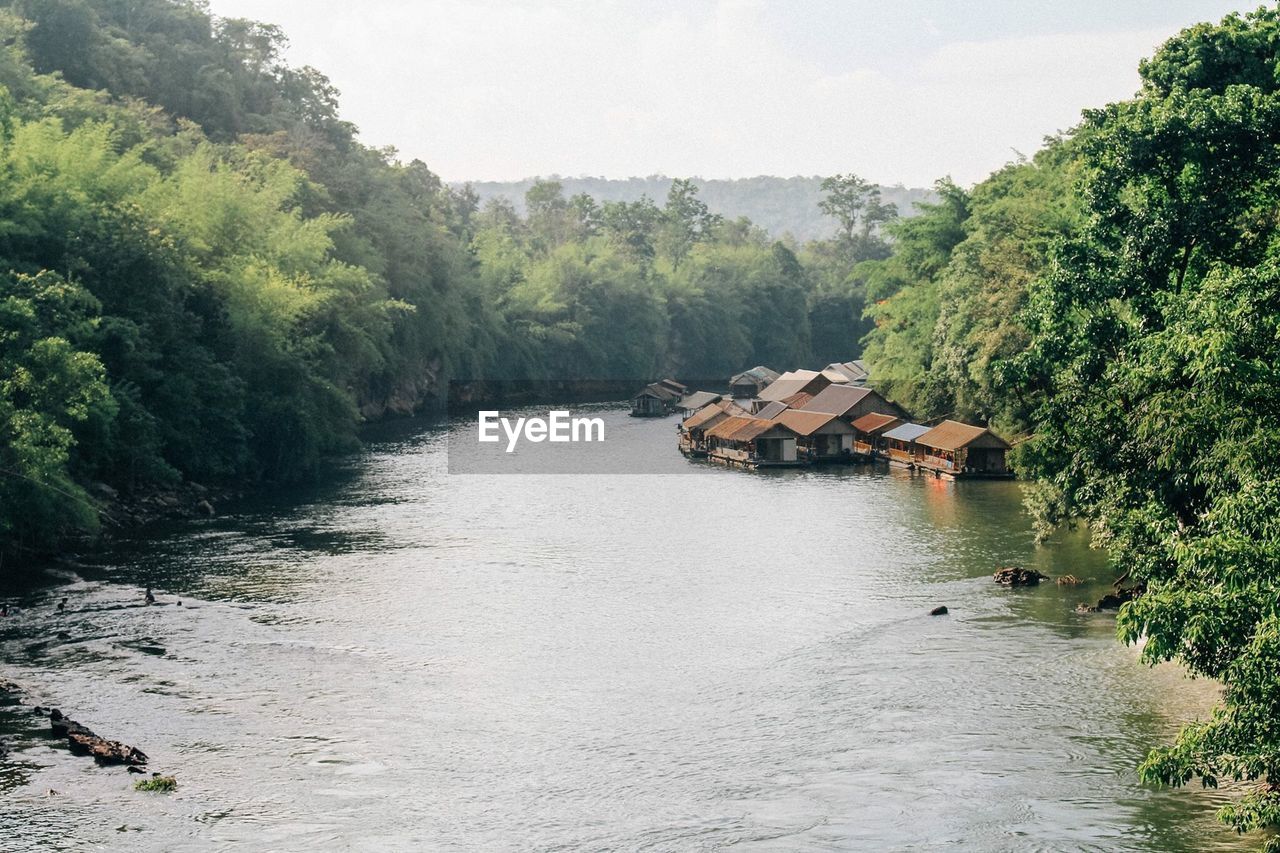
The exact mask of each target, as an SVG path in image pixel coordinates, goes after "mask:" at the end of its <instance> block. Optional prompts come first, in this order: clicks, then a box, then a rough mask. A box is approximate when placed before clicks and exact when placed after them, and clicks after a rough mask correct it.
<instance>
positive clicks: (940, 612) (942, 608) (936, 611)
mask: <svg viewBox="0 0 1280 853" xmlns="http://www.w3.org/2000/svg"><path fill="white" fill-rule="evenodd" d="M948 612H950V611H948V610H947V605H945V604H940V605H938V606H937V607H935V608H933V609H932V610H930V611H929V615H930V616H946V615H947V613H948Z"/></svg>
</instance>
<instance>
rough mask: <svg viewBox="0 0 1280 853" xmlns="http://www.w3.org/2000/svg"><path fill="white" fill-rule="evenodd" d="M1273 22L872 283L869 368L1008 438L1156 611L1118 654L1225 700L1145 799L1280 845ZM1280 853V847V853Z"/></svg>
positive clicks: (1196, 62)
mask: <svg viewBox="0 0 1280 853" xmlns="http://www.w3.org/2000/svg"><path fill="white" fill-rule="evenodd" d="M1277 67H1280V13H1278V12H1277V11H1276V10H1274V9H1264V10H1262V11H1260V12H1258V13H1255V14H1252V15H1249V16H1246V17H1230V18H1228V19H1226V20H1225V21H1223V22H1222V23H1221V24H1220V25H1209V24H1203V25H1199V26H1196V27H1193V28H1191V29H1188V30H1186V31H1184V32H1183V33H1181V34H1180V35H1178V36H1177V37H1175V38H1173V39H1172V40H1170V41H1169V42H1168V43H1167V44H1165V45H1164V46H1163V47H1162V48H1161V49H1160V50H1159V52H1158V53H1157V54H1156V55H1155V56H1154V57H1153V58H1152V59H1150V60H1148V61H1146V62H1144V63H1143V64H1142V66H1141V72H1142V79H1143V85H1142V89H1141V91H1140V92H1139V93H1138V95H1137V97H1136V98H1134V99H1133V100H1130V101H1126V102H1122V103H1117V104H1112V105H1110V106H1108V107H1106V108H1104V109H1101V110H1097V111H1092V112H1089V113H1087V114H1086V116H1085V120H1084V122H1083V123H1082V125H1081V126H1080V127H1079V128H1077V129H1076V130H1075V131H1073V132H1072V133H1071V134H1070V135H1069V136H1067V137H1066V138H1062V139H1056V140H1051V141H1050V142H1049V143H1048V144H1047V146H1046V147H1045V149H1044V150H1042V151H1041V152H1040V153H1038V154H1037V155H1036V156H1035V157H1034V158H1033V159H1031V160H1030V161H1027V162H1019V163H1015V164H1012V165H1010V166H1008V167H1006V168H1005V169H1003V170H1001V171H999V172H997V173H996V174H994V175H993V176H991V177H990V178H989V179H988V180H986V181H984V182H983V183H981V184H979V185H978V186H977V187H975V188H973V190H971V191H965V190H962V189H960V188H958V187H953V186H950V185H948V184H945V183H944V184H941V185H939V188H938V194H939V197H940V200H939V201H938V202H937V203H935V204H931V205H928V206H926V207H925V208H924V210H923V212H922V215H921V216H919V217H916V218H914V219H911V220H906V221H903V222H901V223H899V224H897V225H896V226H894V227H893V228H892V229H891V230H890V231H891V234H892V236H893V237H894V239H895V243H894V252H893V254H892V256H890V257H889V258H888V259H886V260H883V261H875V262H871V263H869V264H864V265H863V266H862V267H860V268H859V270H858V272H857V273H856V274H858V275H864V276H865V277H866V279H867V295H868V298H869V299H870V300H872V305H871V306H870V307H869V309H868V314H869V316H870V317H871V318H872V319H873V320H874V321H875V329H874V330H873V331H872V332H871V333H870V335H869V336H868V338H867V346H866V354H865V358H866V359H867V360H868V361H869V362H870V363H871V365H872V368H873V371H874V372H875V374H876V375H877V376H878V377H879V378H880V379H881V380H887V381H886V382H885V384H886V386H887V387H888V388H889V389H890V390H891V392H892V393H894V394H895V395H896V396H898V397H899V398H900V399H902V400H903V401H904V402H906V403H908V404H909V405H911V406H912V407H913V408H914V409H915V410H916V412H917V413H919V414H922V415H925V416H929V415H935V416H940V415H943V414H950V413H953V412H954V413H957V414H959V415H961V416H963V417H970V418H977V419H983V420H991V421H993V422H994V423H996V425H997V426H1000V427H1003V428H1004V429H1005V430H1006V431H1007V432H1008V433H1009V434H1010V435H1011V436H1024V435H1027V436H1031V438H1030V440H1028V441H1026V442H1025V443H1023V444H1021V446H1020V447H1018V448H1017V454H1016V457H1017V464H1018V466H1019V469H1020V470H1021V472H1022V473H1023V474H1024V475H1026V476H1028V477H1030V478H1033V479H1034V480H1035V481H1036V482H1035V484H1034V487H1033V488H1031V489H1030V491H1029V496H1028V505H1029V507H1030V508H1031V509H1032V510H1033V512H1034V514H1035V516H1036V517H1037V520H1038V523H1039V524H1040V526H1041V529H1042V531H1045V532H1048V531H1051V530H1052V528H1053V526H1054V525H1056V524H1058V523H1062V522H1064V521H1068V520H1072V519H1083V520H1087V521H1088V522H1089V523H1090V524H1091V525H1092V528H1093V530H1094V534H1095V541H1096V542H1097V543H1098V544H1100V545H1103V546H1106V547H1107V548H1109V549H1110V552H1111V555H1112V558H1113V560H1114V562H1115V564H1116V566H1117V568H1118V571H1119V570H1123V572H1124V573H1125V574H1126V575H1127V578H1128V582H1129V583H1131V584H1136V585H1137V587H1138V588H1139V589H1145V592H1144V593H1143V594H1141V595H1139V596H1138V597H1137V598H1136V599H1134V600H1133V601H1132V602H1131V603H1129V604H1127V605H1126V606H1125V607H1124V608H1123V609H1122V610H1121V612H1120V618H1119V630H1120V634H1121V636H1122V638H1123V639H1125V640H1126V641H1128V642H1133V643H1142V654H1143V657H1144V658H1145V659H1146V660H1147V661H1149V662H1152V663H1155V662H1159V661H1165V660H1176V661H1179V662H1181V663H1182V664H1183V665H1184V666H1186V667H1187V668H1188V669H1189V670H1190V671H1191V672H1192V673H1194V674H1196V675H1202V676H1208V677H1212V678H1215V679H1218V680H1219V681H1221V682H1222V684H1223V685H1224V688H1225V692H1224V695H1223V702H1222V705H1221V707H1220V708H1219V709H1218V710H1216V711H1215V712H1214V713H1213V715H1212V717H1211V718H1210V719H1209V720H1207V721H1205V722H1201V723H1197V724H1195V725H1191V726H1188V727H1187V728H1186V729H1185V730H1184V731H1183V732H1182V733H1181V735H1180V737H1179V738H1178V740H1177V742H1176V743H1175V744H1174V745H1173V746H1171V747H1169V748H1167V749H1161V750H1157V751H1156V752H1154V753H1152V755H1151V756H1150V757H1149V758H1148V760H1147V761H1146V763H1145V764H1144V765H1143V767H1142V770H1143V774H1144V776H1145V777H1146V778H1148V779H1150V780H1152V781H1159V782H1165V783H1171V784H1184V783H1186V782H1188V781H1189V780H1191V779H1193V778H1196V777H1198V778H1199V779H1200V780H1201V781H1202V782H1203V783H1204V784H1206V785H1210V786H1217V785H1218V784H1220V783H1224V782H1235V783H1240V784H1245V785H1247V786H1248V787H1247V789H1246V793H1245V794H1244V795H1243V796H1242V798H1241V799H1240V801H1239V802H1238V803H1237V804H1235V805H1232V806H1230V807H1228V808H1226V809H1224V810H1223V815H1222V816H1223V818H1224V819H1225V820H1227V821H1228V822H1230V823H1231V824H1232V825H1234V826H1235V827H1236V828H1238V829H1239V830H1241V831H1247V830H1251V829H1258V828H1265V827H1271V828H1275V827H1278V826H1280V457H1278V456H1277V454H1276V452H1275V448H1276V445H1277V442H1278V441H1280V368H1278V367H1277V365H1280V217H1277V211H1278V210H1280V78H1278V77H1277V74H1276V68H1277ZM1266 844H1267V847H1268V849H1271V850H1280V839H1277V838H1275V837H1274V836H1273V837H1272V838H1271V839H1270V840H1269V841H1268V842H1266Z"/></svg>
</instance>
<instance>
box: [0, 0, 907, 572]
mask: <svg viewBox="0 0 1280 853" xmlns="http://www.w3.org/2000/svg"><path fill="white" fill-rule="evenodd" d="M283 38H284V37H283V35H282V34H281V33H280V32H279V31H278V30H276V29H275V28H273V27H270V26H265V25H261V24H256V23H253V22H249V21H240V20H221V19H214V18H212V17H211V16H210V15H209V14H208V12H207V11H206V9H205V7H204V6H203V5H202V4H200V3H198V2H195V0H137V2H130V3H118V2H114V0H39V2H34V0H10V2H0V44H2V46H0V86H3V89H2V90H0V273H3V275H2V276H0V282H2V284H0V311H2V312H3V314H4V323H3V326H0V329H2V330H3V331H2V332H0V368H3V373H0V434H2V437H0V556H5V555H7V556H10V557H12V556H14V555H16V556H19V557H24V556H25V557H30V556H39V555H40V554H42V553H47V552H48V551H49V550H51V549H54V548H56V547H57V546H58V545H59V543H61V542H63V541H65V540H66V539H67V538H68V537H72V536H76V535H80V534H82V533H85V532H92V531H93V529H94V528H95V525H96V524H97V519H98V507H97V506H96V505H95V501H96V500H97V499H98V495H100V494H110V493H111V492H110V490H109V489H102V488H92V489H87V488H86V487H89V486H93V485H94V484H97V483H102V484H105V485H106V486H108V487H111V488H112V489H115V490H117V491H120V492H123V493H125V494H126V495H127V494H129V493H135V494H137V493H145V492H146V491H147V490H150V489H154V488H155V487H157V486H166V485H171V484H174V483H177V482H180V481H182V480H195V481H203V482H214V483H216V482H235V483H244V482H253V481H258V480H262V481H271V482H285V481H290V480H297V479H301V478H305V477H308V476H310V475H312V474H313V473H314V472H315V471H316V470H317V468H318V466H319V465H320V464H321V461H322V460H323V459H324V457H325V456H326V454H330V453H333V452H337V451H341V450H343V449H346V448H349V447H352V446H354V444H355V435H356V429H357V427H358V425H359V423H360V422H361V420H362V419H363V418H366V417H377V416H380V415H382V414H383V413H384V412H387V411H396V412H408V411H411V410H414V409H416V408H420V407H424V406H431V405H437V406H438V405H441V404H442V403H443V397H444V394H445V389H446V388H447V383H448V381H449V380H452V379H459V380H464V381H472V382H477V383H479V384H480V386H481V389H482V390H483V387H486V386H492V383H495V382H501V381H503V380H520V379H566V378H568V379H572V378H632V379H640V378H645V379H647V378H650V377H652V376H654V375H657V374H660V373H661V374H676V375H680V376H686V377H698V376H708V377H716V378H723V377H727V376H729V375H731V374H732V373H734V372H736V371H738V370H741V369H742V368H743V367H744V366H748V365H752V364H757V363H762V362H763V363H766V364H773V365H777V366H778V367H779V368H786V367H791V366H795V365H800V364H805V363H809V362H810V361H819V362H825V361H831V360H835V359H842V360H843V359H847V358H850V357H853V356H855V355H856V354H857V346H858V344H857V341H858V339H859V338H860V337H861V335H862V334H863V333H864V332H865V327H864V325H863V323H864V321H863V319H862V317H861V315H862V309H863V301H864V300H863V296H862V291H863V285H862V283H861V281H860V280H858V279H851V278H849V275H848V271H849V269H850V268H851V266H852V265H853V264H855V263H856V262H858V261H859V260H862V259H864V257H883V256H886V255H887V254H888V246H887V244H886V243H885V242H884V241H883V239H881V238H880V236H879V228H880V225H881V224H882V223H884V222H887V221H888V220H889V219H890V218H892V216H893V213H894V210H893V207H892V205H889V204H888V203H886V202H883V201H882V200H881V198H880V191H879V188H877V187H874V186H871V185H869V184H866V183H865V182H862V181H860V180H859V179H857V178H856V177H853V176H847V177H839V178H837V179H832V181H831V182H830V183H829V186H828V187H827V190H828V193H829V195H831V196H832V201H831V205H832V207H831V211H832V213H833V214H834V215H835V216H836V218H837V219H839V220H840V222H841V223H842V232H841V235H840V236H839V237H838V238H835V239H832V240H830V241H827V242H821V241H819V242H816V243H810V244H807V245H806V246H805V247H804V249H803V252H802V254H803V259H801V258H800V257H797V251H798V250H797V247H796V246H795V245H794V244H793V243H790V242H778V241H775V240H773V239H771V238H770V237H769V236H768V234H767V233H766V232H764V231H763V230H761V229H759V228H757V227H756V226H754V225H753V224H752V223H751V222H750V221H748V220H746V219H742V218H737V219H726V218H725V217H722V216H719V215H716V214H713V213H712V212H711V211H710V210H709V209H708V207H707V205H706V204H705V203H704V202H703V201H702V200H701V198H700V197H699V191H698V187H697V186H696V185H695V184H694V183H692V182H690V181H683V180H678V181H674V182H669V183H668V185H667V186H666V187H665V188H664V191H665V193H666V195H665V199H664V200H663V203H662V204H658V203H655V202H654V201H652V200H650V198H649V197H647V196H640V197H639V198H636V199H627V200H622V199H605V200H602V201H597V200H596V199H594V198H592V197H591V196H589V195H585V194H581V193H578V194H574V195H572V196H566V194H565V193H564V192H563V189H562V187H561V186H560V185H559V184H558V183H557V182H554V181H540V182H536V183H534V184H531V185H530V186H529V187H528V190H527V192H526V194H525V198H524V199H523V202H524V210H525V212H524V214H523V215H521V214H517V213H516V210H515V208H514V207H513V206H512V205H511V204H510V203H506V202H504V201H502V200H493V201H491V202H490V203H488V204H486V205H483V206H482V205H481V204H480V199H479V197H478V195H477V194H476V193H475V192H473V191H472V190H471V189H470V188H466V187H464V188H461V189H451V188H448V187H446V186H444V185H443V184H442V183H441V181H440V180H439V179H438V178H437V177H436V176H435V175H434V174H432V173H431V171H430V170H429V169H428V168H427V167H426V166H425V165H424V164H422V163H420V162H416V161H415V162H411V163H402V162H400V161H399V160H398V159H397V158H396V155H395V152H394V151H390V150H374V149H370V148H367V147H365V146H363V145H361V144H360V143H359V142H358V141H357V139H356V136H355V129H354V128H353V127H352V126H351V125H350V124H348V123H346V122H343V121H342V120H341V119H340V118H339V116H338V112H337V94H336V92H335V91H334V89H333V87H332V86H331V85H330V84H329V82H328V81H327V80H326V79H325V78H324V77H323V75H321V74H320V73H319V72H317V71H315V70H314V69H310V68H303V69H294V68H290V67H288V66H287V65H285V64H284V63H283V62H282V61H281V59H280V51H281V47H282V45H283ZM819 215H820V212H819ZM10 564H11V565H12V564H13V561H12V560H11V561H10Z"/></svg>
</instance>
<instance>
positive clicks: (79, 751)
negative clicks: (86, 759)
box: [49, 708, 147, 765]
mask: <svg viewBox="0 0 1280 853" xmlns="http://www.w3.org/2000/svg"><path fill="white" fill-rule="evenodd" d="M49 725H50V727H51V728H52V729H53V733H54V734H55V735H60V736H62V737H65V738H66V739H67V746H69V747H70V748H71V751H72V752H73V753H75V754H76V755H89V756H92V757H93V760H94V761H96V762H98V763H99V764H129V765H138V764H146V763H147V754H146V753H145V752H143V751H142V750H140V749H138V748H137V747H133V746H128V745H127V744H123V743H120V742H119V741H114V740H107V739H106V738H102V737H98V736H97V735H96V734H94V733H93V732H92V731H90V730H89V728H88V727H87V726H82V725H81V724H80V723H77V722H76V721H75V720H73V719H71V718H70V717H68V716H67V715H65V714H63V713H62V712H61V711H60V710H58V709H57V708H54V709H53V710H52V711H50V712H49Z"/></svg>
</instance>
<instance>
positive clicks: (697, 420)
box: [684, 403, 729, 429]
mask: <svg viewBox="0 0 1280 853" xmlns="http://www.w3.org/2000/svg"><path fill="white" fill-rule="evenodd" d="M727 417H729V413H728V412H727V411H725V410H724V409H722V408H720V407H719V406H717V405H716V404H715V403H712V404H710V405H707V406H703V407H702V408H701V409H698V411H696V412H694V413H693V414H692V415H689V417H687V418H685V419H684V428H685V429H697V428H698V427H700V426H704V425H715V424H716V423H717V422H718V421H719V420H721V419H723V418H727Z"/></svg>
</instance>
